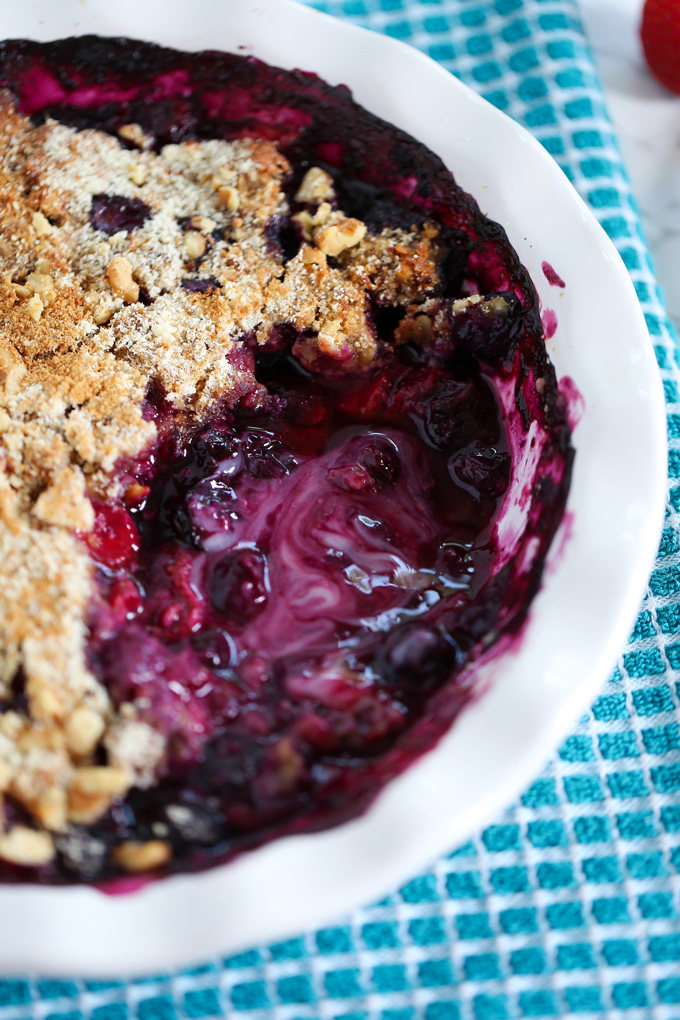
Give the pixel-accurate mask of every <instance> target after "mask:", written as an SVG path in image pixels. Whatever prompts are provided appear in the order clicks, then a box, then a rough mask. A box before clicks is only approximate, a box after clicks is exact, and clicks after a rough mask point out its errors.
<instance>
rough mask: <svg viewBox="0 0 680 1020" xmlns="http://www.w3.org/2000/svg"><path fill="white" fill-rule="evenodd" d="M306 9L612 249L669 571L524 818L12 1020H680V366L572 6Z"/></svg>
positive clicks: (15, 996)
mask: <svg viewBox="0 0 680 1020" xmlns="http://www.w3.org/2000/svg"><path fill="white" fill-rule="evenodd" d="M313 4H314V6H316V7H318V8H319V9H322V10H325V11H327V12H328V13H331V14H334V15H337V16H338V17H341V18H347V19H349V20H351V21H354V22H356V23H357V24H361V25H364V26H366V27H369V28H372V29H376V30H378V31H381V32H386V33H388V34H389V35H391V36H394V37H396V38H399V39H402V40H405V41H406V42H409V43H412V44H413V45H415V46H418V47H419V48H421V49H422V50H424V51H425V52H426V53H428V54H429V55H430V56H431V57H434V59H435V60H438V61H440V62H441V63H442V64H443V65H444V66H445V67H446V68H448V69H449V70H450V71H452V72H453V73H454V74H457V75H458V76H459V77H461V78H462V79H463V80H464V81H465V82H467V83H468V84H469V85H471V86H472V87H473V88H474V89H476V90H477V91H479V92H480V93H481V94H482V95H483V96H485V97H486V98H487V99H489V100H490V101H491V102H492V103H494V104H495V105H496V106H498V107H500V108H501V109H503V110H505V111H506V112H507V113H509V114H510V115H511V116H512V117H515V118H516V119H517V120H518V121H520V122H521V123H522V124H524V125H525V126H526V127H528V128H529V130H530V131H532V132H533V133H534V134H535V135H536V137H537V138H538V139H539V140H540V141H541V142H542V143H543V145H544V146H545V147H546V149H547V150H548V151H549V152H550V153H551V154H552V155H553V156H554V158H555V159H556V160H557V161H558V163H559V164H560V166H561V167H562V168H563V170H564V172H565V173H566V174H567V175H568V176H569V178H570V179H571V180H572V181H573V183H574V184H575V186H576V187H577V188H578V190H579V191H580V192H581V194H582V195H583V197H584V198H585V200H586V201H587V202H588V203H589V205H590V207H591V208H592V209H593V211H594V212H595V214H596V216H597V217H598V219H599V221H600V223H601V224H602V226H603V227H604V228H605V230H606V231H607V233H608V234H609V236H610V237H611V238H612V239H613V241H614V243H615V244H616V245H617V247H618V249H619V251H620V252H621V255H622V256H623V259H624V261H625V263H626V266H627V267H628V269H629V270H630V273H631V276H632V278H633V280H634V283H635V287H636V289H637V293H638V296H639V299H640V301H641V303H642V307H643V309H644V312H645V315H646V318H647V323H648V326H649V330H650V332H651V334H652V338H653V341H654V344H655V349H656V354H657V358H658V362H659V366H660V368H661V373H662V376H663V380H664V386H665V390H666V398H667V403H668V431H669V437H670V475H671V488H670V498H669V505H668V511H667V519H666V528H665V531H664V535H663V541H662V543H661V548H660V550H659V556H658V561H657V564H656V568H655V570H654V573H653V575H652V578H651V580H650V584H649V589H648V592H647V596H646V598H645V602H644V605H643V607H642V611H641V613H640V616H639V619H638V622H637V625H636V627H635V631H634V633H633V635H632V637H631V639H630V642H629V644H628V645H627V647H626V649H625V651H624V653H623V655H622V657H621V659H620V662H619V666H618V669H617V670H616V672H615V673H614V675H613V677H612V678H611V681H610V682H609V683H608V685H607V687H606V688H605V690H603V692H602V694H601V696H600V697H599V698H598V699H597V701H596V702H595V704H594V705H593V706H592V709H591V711H590V712H589V713H588V715H587V716H586V717H585V718H584V719H583V720H582V721H581V723H580V725H579V727H578V729H577V730H576V731H575V732H574V733H573V734H572V735H571V736H570V737H569V738H568V739H567V740H566V741H565V743H564V744H563V745H562V747H561V748H560V750H559V751H558V752H557V754H556V755H555V756H554V758H553V760H552V761H551V762H550V763H549V765H548V766H547V768H546V770H545V771H544V773H543V774H542V775H541V776H540V778H538V779H536V781H535V782H534V783H533V784H532V785H531V786H530V788H529V789H528V790H526V791H525V793H524V795H523V796H522V797H521V798H520V800H519V801H518V802H517V803H516V804H514V805H513V806H512V807H510V808H509V809H508V810H507V811H506V812H505V813H504V814H503V815H502V816H501V817H499V818H497V819H496V820H495V822H494V824H493V825H490V826H489V827H488V828H486V829H484V831H483V832H480V833H479V834H478V836H476V837H475V838H474V839H473V840H472V841H471V842H470V843H468V844H467V845H466V846H464V847H461V848H458V849H456V850H455V851H454V852H453V853H451V854H450V855H449V856H447V857H444V858H442V859H441V860H440V861H438V862H437V864H436V865H435V866H434V868H432V870H430V871H428V872H426V873H424V874H421V875H417V876H415V877H414V878H413V879H412V880H411V881H409V882H407V883H406V885H404V886H403V887H402V888H401V889H398V890H395V891H394V893H393V895H392V896H390V897H389V898H388V899H386V900H384V901H383V902H381V903H380V904H378V905H374V906H369V907H366V908H365V909H363V910H360V911H357V912H355V913H354V914H353V915H351V916H350V917H347V918H344V919H340V920H338V922H337V923H336V924H335V925H334V926H332V927H328V928H325V929H323V930H321V931H313V932H307V933H304V934H301V935H300V936H299V937H297V938H293V939H290V940H289V941H286V942H284V943H280V944H277V945H271V946H261V947H258V948H253V949H252V950H251V951H249V952H245V953H243V954H241V955H239V956H236V957H230V958H228V959H214V960H211V961H209V962H207V963H206V964H205V965H204V966H202V967H200V968H197V969H193V970H192V971H185V972H181V973H173V974H166V975H161V976H155V977H153V978H148V979H142V980H134V981H126V980H125V979H124V978H121V980H120V981H116V982H107V983H101V982H99V983H95V982H91V981H80V980H78V979H77V978H74V979H73V980H72V981H64V980H60V981H53V980H49V979H48V978H43V977H35V976H31V977H17V978H16V979H13V980H0V1020H175V1018H177V1020H184V1018H188V1020H199V1018H203V1017H217V1016H223V1015H225V1014H227V1013H230V1014H234V1015H239V1016H243V1017H244V1020H249V1018H252V1020H316V1018H319V1020H506V1018H508V1020H510V1018H515V1017H544V1016H546V1017H550V1016H568V1017H571V1016H585V1017H587V1016H588V1015H591V1014H599V1015H600V1016H605V1017H608V1018H612V1020H623V1018H627V1020H650V1018H653V1020H680V921H679V919H678V918H679V915H680V728H679V722H680V682H679V680H680V672H679V670H680V551H679V537H680V519H679V517H678V513H679V512H680V484H678V481H677V480H678V479H680V398H679V397H678V383H679V382H680V371H679V370H678V362H679V360H680V355H679V350H678V346H677V340H676V338H675V336H674V335H673V331H672V327H671V324H670V322H669V320H668V318H667V317H666V315H665V313H664V309H663V305H662V300H661V295H660V293H659V289H658V287H657V285H656V283H655V279H654V275H653V268H652V266H651V264H650V258H649V255H648V252H647V248H646V246H645V242H644V239H643V237H642V235H641V232H640V225H639V219H638V214H637V210H636V207H635V202H634V200H633V197H632V195H631V191H630V186H629V183H628V180H627V177H626V173H625V170H624V168H623V166H622V164H621V158H620V154H619V151H618V148H617V144H616V139H615V137H614V134H613V131H612V125H611V123H610V121H609V120H608V117H607V112H606V109H605V106H604V102H603V96H602V90H601V86H600V83H599V81H598V78H597V75H596V73H595V70H594V66H593V62H592V58H591V55H590V52H589V49H588V46H587V43H586V41H585V38H584V33H583V29H582V25H581V22H580V19H579V12H578V7H577V6H576V3H575V0H313ZM0 923H2V919H1V918H0Z"/></svg>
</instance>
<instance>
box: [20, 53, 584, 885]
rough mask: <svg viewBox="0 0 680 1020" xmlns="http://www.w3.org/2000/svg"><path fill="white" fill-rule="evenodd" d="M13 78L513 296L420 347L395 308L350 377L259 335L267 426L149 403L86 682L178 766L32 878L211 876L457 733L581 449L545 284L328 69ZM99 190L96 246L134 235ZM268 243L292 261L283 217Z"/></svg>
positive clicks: (379, 323)
mask: <svg viewBox="0 0 680 1020" xmlns="http://www.w3.org/2000/svg"><path fill="white" fill-rule="evenodd" d="M0 84H5V85H6V86H9V87H10V88H11V89H12V91H13V92H14V94H15V95H16V96H17V98H18V101H19V105H20V107H21V108H22V109H23V111H24V112H26V113H28V114H29V115H31V116H33V117H35V118H36V119H40V118H42V117H44V116H48V115H49V116H51V117H55V118H57V119H59V120H62V121H64V122H66V123H68V124H71V125H74V126H76V127H97V128H99V129H102V130H105V131H110V132H111V133H115V132H116V130H117V129H118V128H119V127H120V126H121V125H123V124H126V123H131V122H135V123H139V124H140V125H141V126H142V127H143V129H144V131H145V132H146V133H147V134H148V135H149V136H150V137H152V138H153V140H154V144H155V145H156V146H161V145H163V144H166V143H167V142H169V141H182V140H186V139H189V138H209V137H221V138H233V137H238V136H251V137H252V136H255V137H257V136H259V137H268V138H272V139H274V140H276V141H277V142H278V144H279V145H280V147H281V149H282V151H283V152H284V153H285V155H286V156H287V158H288V159H289V161H290V162H291V165H292V167H293V173H292V177H291V181H290V190H291V194H294V192H295V189H296V188H297V185H298V184H299V181H300V180H301V179H302V177H303V176H304V173H305V171H306V169H307V168H308V167H309V166H312V165H321V166H324V167H326V168H328V170H329V172H331V173H332V174H333V176H334V179H335V183H336V187H337V190H338V194H339V205H340V207H341V208H342V209H343V210H344V211H345V212H346V213H347V214H348V215H354V216H357V217H359V218H361V219H362V220H363V221H364V222H365V223H366V224H367V225H368V227H369V230H380V229H382V228H383V227H385V226H406V227H410V225H411V224H412V223H414V222H419V223H422V222H423V221H424V220H425V219H430V220H433V221H435V222H437V223H438V225H439V226H440V228H441V231H442V237H443V238H444V239H445V241H446V244H447V249H448V255H447V256H446V258H445V260H444V263H443V266H442V277H443V280H442V284H441V287H440V291H439V293H438V295H437V296H438V297H439V298H441V300H442V301H443V302H450V301H451V300H452V299H455V298H457V297H459V296H461V295H462V294H466V293H467V294H469V293H475V292H479V293H482V294H489V293H496V294H498V293H502V294H503V295H504V297H505V299H506V302H507V306H508V309H509V311H508V314H507V315H504V316H494V315H490V314H486V313H485V312H484V311H483V310H481V309H480V308H477V310H476V311H475V310H474V309H473V310H471V311H470V313H469V314H466V315H465V316H461V317H455V318H454V317H453V316H452V317H451V334H450V336H449V337H447V338H445V339H444V340H439V341H437V342H436V343H435V344H433V345H432V346H431V347H429V348H428V347H422V346H416V345H415V344H408V343H407V344H402V345H400V346H397V345H395V344H394V329H395V327H396V326H397V325H398V323H399V320H400V317H401V315H403V311H401V310H399V309H397V308H389V307H383V308H376V309H374V310H373V311H374V321H375V326H376V330H377V332H378V336H379V338H380V340H381V341H382V342H383V344H384V347H385V350H386V351H388V352H389V351H391V353H390V354H389V355H388V356H387V357H386V358H384V359H383V360H381V362H380V364H379V367H377V368H375V369H373V370H369V371H366V372H363V373H355V374H348V375H346V376H344V377H342V378H338V377H337V376H332V375H329V376H325V375H324V374H323V373H318V372H317V373H314V374H313V375H312V374H310V373H309V372H308V371H306V370H305V368H303V367H302V366H301V365H300V364H299V362H298V361H297V360H296V358H295V357H294V350H295V345H294V341H295V336H294V331H293V330H292V327H291V329H290V330H289V334H290V335H287V339H286V342H285V343H282V342H281V337H280V336H279V337H278V338H277V342H276V343H272V344H270V345H268V346H267V345H266V346H265V348H264V349H259V350H257V351H256V350H254V349H253V348H251V347H249V346H248V342H247V338H246V346H245V348H244V352H243V357H244V358H246V359H248V361H249V363H250V364H252V365H253V366H254V369H255V374H256V377H257V379H258V381H259V382H260V383H261V384H262V385H264V386H265V387H266V388H267V390H268V391H269V394H270V396H269V400H268V402H267V404H266V407H265V409H264V410H260V411H257V412H256V411H253V410H252V409H249V408H248V406H246V405H247V401H245V402H244V403H243V404H242V405H241V406H237V407H236V408H232V409H228V408H221V407H216V408H215V411H214V413H213V415H212V416H211V418H210V420H208V421H207V422H201V423H193V424H192V423H191V422H188V421H186V420H185V419H182V420H180V419H179V418H177V417H176V416H174V415H173V413H172V412H171V409H170V408H169V405H168V404H167V403H166V402H165V400H164V396H163V393H162V392H160V391H154V392H152V393H149V394H148V397H147V414H148V416H149V417H152V418H153V419H154V420H155V422H156V424H157V426H158V442H157V444H156V445H155V446H154V448H153V449H151V450H149V451H147V453H146V454H145V456H144V457H143V458H141V459H140V460H139V461H138V462H135V463H132V464H129V463H128V464H123V465H120V476H121V480H122V482H123V485H122V492H123V495H122V496H121V499H120V500H119V501H118V502H117V503H115V504H107V505H104V504H101V505H98V506H97V507H96V510H97V515H96V524H95V528H94V530H93V532H92V533H91V534H90V535H89V536H87V538H86V539H84V540H86V541H87V543H88V545H89V549H90V554H91V557H92V559H93V561H94V563H95V565H96V566H95V585H96V598H95V600H94V604H93V612H92V618H91V621H90V626H91V635H90V647H89V654H90V665H91V668H92V670H93V671H94V673H95V675H96V676H97V677H98V678H99V679H101V680H102V681H103V682H104V683H105V685H106V687H107V688H108V690H109V691H110V694H111V697H112V699H113V701H114V702H115V703H116V704H122V703H125V702H130V701H132V702H135V703H136V704H137V705H138V706H140V707H139V714H140V717H141V718H142V719H144V720H146V721H147V722H149V723H151V725H152V726H154V727H155V728H156V729H158V730H160V731H162V732H163V733H164V734H165V735H166V737H167V739H168V754H167V761H166V763H165V766H164V771H163V773H162V775H161V777H160V779H159V782H158V783H157V784H156V785H154V786H153V787H152V788H150V789H147V790H141V789H139V790H133V791H132V793H131V795H130V796H129V797H128V798H127V800H126V801H125V803H124V804H120V805H118V806H116V807H115V808H114V809H113V810H112V811H110V812H109V813H108V814H107V815H106V816H105V817H104V818H102V819H101V820H100V821H99V822H97V823H96V824H95V825H93V826H91V827H90V828H89V829H87V830H84V829H79V828H78V827H74V828H73V829H72V830H71V831H70V832H69V834H68V835H66V836H64V837H62V838H59V839H58V846H59V856H58V859H57V861H56V862H55V863H54V864H53V865H50V866H49V867H48V868H46V869H43V870H42V871H41V872H40V873H38V874H36V875H34V876H32V878H33V880H39V881H51V882H55V881H56V882H67V881H77V880H86V881H97V882H103V881H106V880H108V879H111V878H113V877H115V876H116V874H117V872H116V870H115V867H114V866H113V865H111V864H110V863H109V862H108V854H109V849H110V847H111V845H113V844H115V843H118V842H120V841H121V840H125V839H135V840H142V841H144V840H147V839H156V838H161V839H164V840H167V841H168V842H170V843H171V845H172V847H173V858H172V860H171V862H170V864H169V866H168V870H192V869H194V870H195V869H200V868H204V867H207V866H210V865H212V864H214V863H215V862H218V861H223V860H225V859H228V858H229V857H230V856H232V855H234V854H235V853H238V852H240V851H242V850H244V849H247V848H249V847H253V846H256V845H258V844H260V843H262V842H263V841H265V840H268V839H270V838H272V837H274V836H277V835H282V834H284V833H288V832H294V831H295V832H299V831H310V830H313V829H317V828H321V827H325V826H328V825H331V824H335V823H337V822H339V821H342V820H344V819H346V818H348V817H351V816H352V815H356V814H357V813H358V812H360V811H361V810H363V809H364V808H365V807H366V806H367V805H368V804H369V803H370V801H371V799H372V798H373V797H374V796H375V795H376V793H377V792H378V791H379V789H380V788H381V787H382V786H383V785H384V783H385V782H387V781H388V780H389V779H390V778H392V777H393V776H395V775H396V774H398V773H399V772H400V771H401V770H403V769H404V768H405V767H406V766H407V765H408V764H409V763H410V762H412V761H413V759H414V758H415V757H416V756H417V755H419V754H421V753H422V752H423V751H425V750H427V749H428V748H430V747H432V745H433V744H434V743H435V742H436V740H437V739H438V738H439V737H440V736H441V735H442V733H444V732H445V731H446V729H447V728H448V727H449V726H450V724H451V722H452V720H453V719H454V718H455V716H456V714H457V713H458V712H459V711H460V709H461V708H462V707H463V705H464V704H465V703H466V701H467V700H468V699H469V697H470V688H471V675H472V674H471V673H470V666H471V664H472V663H474V661H475V660H476V659H477V658H478V657H479V656H480V654H481V653H482V652H487V650H488V648H489V647H490V645H492V644H493V643H494V642H495V641H497V640H498V638H499V637H500V636H501V635H512V634H514V633H516V632H517V631H518V630H519V629H520V627H521V625H522V623H523V622H524V620H525V617H526V612H527V608H528V606H529V603H530V601H531V598H532V597H533V595H534V593H535V592H536V590H537V588H538V585H539V582H540V577H541V572H542V569H543V564H544V560H545V556H546V554H547V551H548V548H549V546H550V542H551V540H552V538H553V535H554V533H555V530H556V528H557V526H558V524H559V522H560V519H561V516H562V513H563V509H564V503H565V500H566V494H567V490H568V484H569V476H570V466H571V457H572V450H571V447H570V433H569V426H568V422H567V418H566V413H565V406H564V401H563V400H562V398H561V397H560V395H559V392H558V390H557V386H556V382H555V374H554V371H553V369H552V366H551V365H550V363H549V361H548V359H547V356H546V352H545V346H544V343H543V339H542V332H541V324H540V318H539V314H538V307H537V299H536V295H535V292H534V289H533V286H532V284H531V281H530V280H529V277H528V275H527V273H526V271H525V270H524V269H523V267H522V266H521V265H520V263H519V261H518V259H517V256H516V254H515V252H514V251H513V249H512V248H511V246H510V244H509V242H508V240H507V238H506V236H505V234H504V232H503V231H502V229H501V228H500V227H499V226H498V225H496V224H494V223H491V222H490V221H488V220H487V219H485V218H484V217H483V216H482V215H481V213H480V212H479V210H478V209H477V207H476V205H475V204H474V202H473V200H472V199H471V198H470V197H469V196H467V195H465V194H464V193H462V192H461V191H460V189H458V187H457V186H456V185H455V183H454V181H453V179H452V177H451V175H450V173H449V172H448V171H447V170H446V169H445V168H444V167H443V165H442V164H441V163H440V161H439V160H438V159H437V158H436V157H435V156H434V155H433V154H432V153H430V152H429V151H428V150H426V149H425V148H423V147H422V146H421V145H420V144H419V143H417V142H415V141H414V140H413V139H411V138H410V137H408V136H407V135H405V134H403V133H402V132H400V131H398V130H397V129H395V128H393V127H392V126H390V125H388V124H385V123H384V122H382V121H380V120H378V119H377V118H375V117H373V116H372V115H370V114H368V113H367V112H366V111H365V110H362V109H361V108H359V107H357V106H356V105H355V104H354V103H353V101H352V99H351V96H350V94H349V92H348V91H347V90H346V89H344V88H342V87H338V88H331V87H330V86H328V85H326V84H324V83H323V82H321V81H320V80H319V79H318V78H316V77H314V76H312V75H307V74H303V73H301V72H285V71H281V70H280V69H276V68H271V67H268V66H266V65H264V64H262V63H260V62H258V61H256V60H253V59H250V58H244V57H239V56H232V55H225V54H217V53H207V54H184V53H177V52H174V51H170V50H165V49H161V48H158V47H154V46H151V45H148V44H142V43H133V42H130V41H129V40H106V39H93V38H89V39H85V40H64V41H62V42H58V43H53V44H48V45H43V46H41V45H39V44H35V43H8V44H4V46H2V47H0ZM105 197H106V196H101V199H102V200H101V202H99V203H98V204H97V207H96V209H95V214H96V216H97V217H99V220H100V221H101V227H100V229H102V230H105V231H106V230H109V229H110V230H115V229H118V227H117V223H118V219H117V217H120V216H123V217H126V216H127V217H132V218H133V219H135V222H143V218H144V216H145V212H144V209H143V208H134V207H132V205H131V203H130V202H128V203H127V205H126V207H125V208H122V206H121V208H118V207H115V208H114V207H113V206H112V205H111V204H110V203H107V202H106V201H105V200H104V199H105ZM270 233H271V240H272V243H273V244H278V245H279V246H280V247H281V250H282V252H284V254H285V253H286V252H287V246H289V245H291V244H292V247H293V253H294V250H295V243H294V238H295V234H294V232H293V231H292V230H291V229H290V225H289V224H286V223H272V224H271V231H270ZM284 333H285V330H284ZM274 348H276V349H274ZM539 380H540V385H539V386H538V387H537V385H536V384H537V381H539ZM513 507H514V508H515V509H516V510H517V509H518V508H519V510H520V511H521V514H522V515H523V525H522V527H521V528H520V529H519V530H518V529H515V530H513V528H510V527H509V526H507V525H505V524H504V521H505V520H506V518H507V515H508V513H509V511H510V510H511V509H512V508H513ZM508 519H509V518H508ZM499 682H502V681H499ZM451 781H452V782H456V781H457V780H456V777H451Z"/></svg>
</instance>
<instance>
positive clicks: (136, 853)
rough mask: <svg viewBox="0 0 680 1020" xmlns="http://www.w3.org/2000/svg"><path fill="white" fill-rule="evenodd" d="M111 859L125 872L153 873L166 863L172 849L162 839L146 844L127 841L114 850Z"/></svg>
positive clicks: (152, 840)
mask: <svg viewBox="0 0 680 1020" xmlns="http://www.w3.org/2000/svg"><path fill="white" fill-rule="evenodd" d="M112 857H113V860H114V861H115V862H116V864H119V865H120V867H121V868H123V869H124V870H125V871H131V872H138V871H153V870H154V869H155V868H160V867H162V866H163V865H164V864H167V863H168V861H169V860H170V858H171V857H172V848H171V847H170V844H169V843H165V842H164V841H163V840H162V839H151V840H149V841H148V842H147V843H137V842H134V841H133V840H127V841H126V842H125V843H119V845H118V846H117V847H115V848H114V850H113V854H112Z"/></svg>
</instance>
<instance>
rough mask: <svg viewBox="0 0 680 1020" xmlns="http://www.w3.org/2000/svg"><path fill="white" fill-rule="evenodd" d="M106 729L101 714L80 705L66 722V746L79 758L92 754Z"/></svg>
mask: <svg viewBox="0 0 680 1020" xmlns="http://www.w3.org/2000/svg"><path fill="white" fill-rule="evenodd" d="M105 728H106V723H105V721H104V718H103V717H102V716H101V715H100V714H99V712H96V711H95V710H94V709H93V708H90V707H89V706H88V705H80V706H79V707H78V708H76V709H74V711H73V712H72V713H71V715H70V717H69V719H68V720H67V722H66V746H67V747H68V749H69V751H71V753H72V754H75V755H77V756H78V757H84V756H85V755H88V754H91V753H92V751H94V749H95V747H96V746H97V744H98V743H99V740H100V738H101V737H102V735H103V733H104V730H105Z"/></svg>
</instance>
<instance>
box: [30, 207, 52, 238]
mask: <svg viewBox="0 0 680 1020" xmlns="http://www.w3.org/2000/svg"><path fill="white" fill-rule="evenodd" d="M31 223H32V224H33V229H34V230H35V232H36V234H37V235H38V237H47V236H48V235H49V234H51V233H52V231H53V230H54V227H53V226H52V224H51V223H50V221H49V220H48V218H47V216H45V214H44V213H41V212H34V213H33V215H32V216H31Z"/></svg>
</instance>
